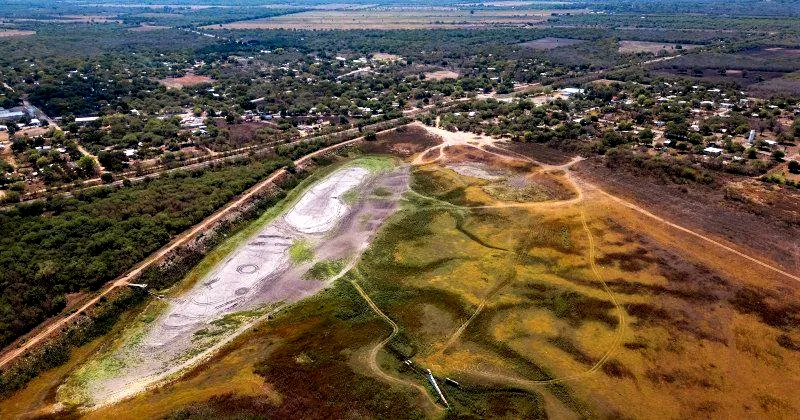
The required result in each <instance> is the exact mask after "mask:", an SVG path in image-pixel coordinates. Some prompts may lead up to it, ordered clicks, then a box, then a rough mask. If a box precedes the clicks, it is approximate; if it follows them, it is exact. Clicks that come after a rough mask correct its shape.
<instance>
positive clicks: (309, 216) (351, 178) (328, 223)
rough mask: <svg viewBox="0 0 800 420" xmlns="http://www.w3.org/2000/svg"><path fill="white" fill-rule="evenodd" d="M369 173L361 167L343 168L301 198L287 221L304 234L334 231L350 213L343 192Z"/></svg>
mask: <svg viewBox="0 0 800 420" xmlns="http://www.w3.org/2000/svg"><path fill="white" fill-rule="evenodd" d="M367 175H369V171H368V170H367V169H364V168H361V167H358V166H354V167H350V168H343V169H339V170H338V171H336V172H334V173H333V174H331V175H330V176H328V177H327V178H325V179H324V180H322V181H320V182H319V183H317V184H316V185H314V186H313V187H312V188H311V189H310V190H308V191H307V192H306V193H305V194H304V195H303V197H302V198H300V200H299V201H298V202H297V204H295V205H294V207H292V208H291V210H289V212H288V213H286V216H285V220H286V223H287V224H289V226H291V227H293V228H294V229H296V230H297V231H299V232H302V233H324V232H327V231H329V230H331V229H332V228H333V227H334V226H335V225H336V223H337V222H338V221H339V219H341V217H342V216H343V215H344V214H345V213H346V212H347V204H346V203H345V202H344V201H343V200H342V198H341V196H342V194H344V193H346V192H347V191H349V190H351V189H353V188H354V187H356V186H358V185H359V184H361V183H362V182H364V180H365V179H366V177H367Z"/></svg>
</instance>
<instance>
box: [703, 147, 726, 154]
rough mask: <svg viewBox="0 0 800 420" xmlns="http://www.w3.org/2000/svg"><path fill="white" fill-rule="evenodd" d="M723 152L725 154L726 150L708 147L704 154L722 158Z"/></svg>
mask: <svg viewBox="0 0 800 420" xmlns="http://www.w3.org/2000/svg"><path fill="white" fill-rule="evenodd" d="M722 152H724V150H722V149H720V148H718V147H706V148H705V149H703V153H705V154H707V155H709V156H720V155H722Z"/></svg>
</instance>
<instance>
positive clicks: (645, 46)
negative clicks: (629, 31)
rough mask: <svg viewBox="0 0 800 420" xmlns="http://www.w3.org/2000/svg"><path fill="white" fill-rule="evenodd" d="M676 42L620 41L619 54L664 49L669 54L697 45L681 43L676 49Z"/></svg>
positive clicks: (655, 51) (658, 51) (655, 52)
mask: <svg viewBox="0 0 800 420" xmlns="http://www.w3.org/2000/svg"><path fill="white" fill-rule="evenodd" d="M677 46H678V44H670V43H664V42H648V41H620V42H619V52H620V53H621V54H635V53H641V52H646V53H653V54H658V53H660V52H661V51H666V52H668V53H670V54H674V53H676V52H680V51H682V50H691V49H694V48H697V47H698V46H697V45H686V44H681V49H680V50H679V49H676V48H675V47H677Z"/></svg>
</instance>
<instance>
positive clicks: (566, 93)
mask: <svg viewBox="0 0 800 420" xmlns="http://www.w3.org/2000/svg"><path fill="white" fill-rule="evenodd" d="M585 91H586V90H584V89H579V88H571V87H570V88H564V89H561V94H562V95H564V96H566V97H570V96H572V95H575V94H579V93H584V92H585Z"/></svg>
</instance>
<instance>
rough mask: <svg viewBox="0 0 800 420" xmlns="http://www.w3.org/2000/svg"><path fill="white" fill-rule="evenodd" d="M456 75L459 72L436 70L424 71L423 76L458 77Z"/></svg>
mask: <svg viewBox="0 0 800 420" xmlns="http://www.w3.org/2000/svg"><path fill="white" fill-rule="evenodd" d="M458 76H459V74H458V73H456V72H454V71H452V70H437V71H430V72H427V73H425V78H426V79H431V80H444V79H458Z"/></svg>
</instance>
